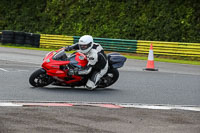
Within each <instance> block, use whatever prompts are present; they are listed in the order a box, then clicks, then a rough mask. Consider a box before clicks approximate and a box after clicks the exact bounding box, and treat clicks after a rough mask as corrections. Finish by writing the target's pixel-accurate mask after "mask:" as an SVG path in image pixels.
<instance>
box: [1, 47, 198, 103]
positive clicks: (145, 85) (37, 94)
mask: <svg viewBox="0 0 200 133" xmlns="http://www.w3.org/2000/svg"><path fill="white" fill-rule="evenodd" d="M46 53H48V52H47V51H34V50H21V49H13V48H3V47H1V48H0V75H1V76H0V86H1V93H0V100H25V101H26V100H30V101H85V102H115V103H144V104H170V105H200V66H193V65H180V64H172V63H159V62H158V63H157V62H155V65H156V67H159V71H158V72H146V71H143V70H142V69H143V68H144V67H145V65H146V61H138V60H128V61H127V62H126V64H125V66H124V67H123V68H122V69H120V70H119V71H120V78H119V80H118V82H117V83H115V84H114V85H112V86H111V87H109V88H105V89H101V88H100V89H97V90H95V91H87V90H86V89H84V88H83V87H81V88H65V87H57V86H47V87H44V88H33V87H31V85H30V84H29V82H28V79H29V76H30V75H31V73H32V72H34V71H35V70H37V69H39V68H40V65H41V62H42V59H43V57H44V56H45V54H46Z"/></svg>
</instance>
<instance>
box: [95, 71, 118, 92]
mask: <svg viewBox="0 0 200 133" xmlns="http://www.w3.org/2000/svg"><path fill="white" fill-rule="evenodd" d="M118 79H119V71H118V70H117V69H109V70H108V72H107V73H106V75H104V76H103V77H102V78H101V80H100V83H99V85H98V86H97V88H105V87H108V86H111V85H113V84H114V83H115V82H116V81H117V80H118Z"/></svg>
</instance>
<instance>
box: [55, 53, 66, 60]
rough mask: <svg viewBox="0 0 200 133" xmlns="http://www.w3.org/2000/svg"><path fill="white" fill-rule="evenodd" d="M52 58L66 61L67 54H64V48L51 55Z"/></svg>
mask: <svg viewBox="0 0 200 133" xmlns="http://www.w3.org/2000/svg"><path fill="white" fill-rule="evenodd" d="M53 59H54V60H60V61H66V60H67V55H66V53H65V51H64V50H61V51H59V52H58V53H56V54H55V55H54V56H53Z"/></svg>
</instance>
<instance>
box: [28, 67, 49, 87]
mask: <svg viewBox="0 0 200 133" xmlns="http://www.w3.org/2000/svg"><path fill="white" fill-rule="evenodd" d="M52 82H53V78H52V77H50V76H48V75H47V74H46V71H45V70H44V69H42V68H41V69H38V70H36V71H35V72H34V73H33V74H32V75H31V76H30V78H29V83H30V84H31V85H32V86H34V87H44V86H47V85H49V84H51V83H52Z"/></svg>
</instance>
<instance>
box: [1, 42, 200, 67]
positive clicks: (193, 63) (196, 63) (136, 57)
mask: <svg viewBox="0 0 200 133" xmlns="http://www.w3.org/2000/svg"><path fill="white" fill-rule="evenodd" d="M0 47H10V48H20V49H29V50H40V51H52V50H56V49H46V48H33V47H31V46H28V45H27V46H20V45H16V44H6V45H5V44H4V45H2V44H0ZM122 54H123V55H124V56H125V57H127V58H128V59H137V60H147V56H148V55H146V57H144V56H138V55H132V54H130V55H127V54H124V53H122ZM154 60H155V61H158V62H169V63H179V64H191V65H200V61H189V60H176V59H165V58H154Z"/></svg>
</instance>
